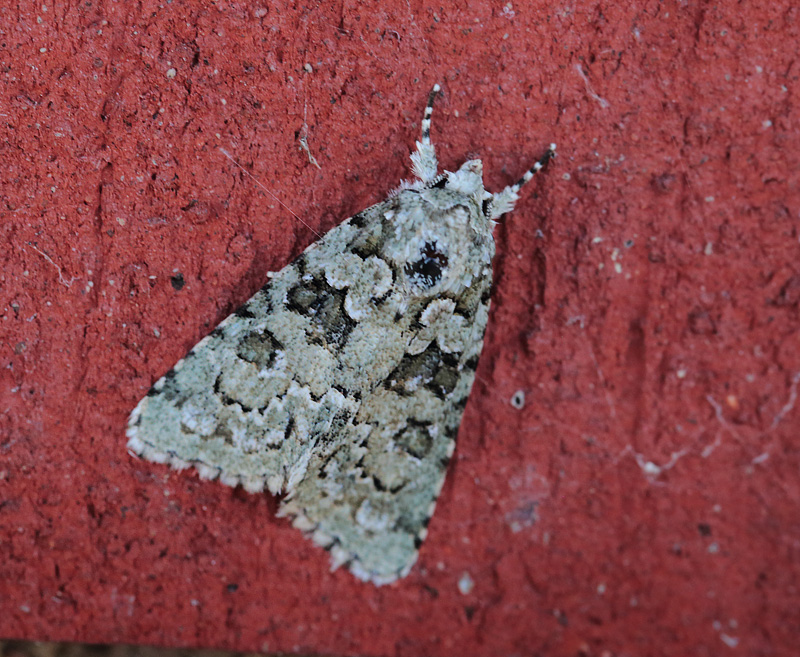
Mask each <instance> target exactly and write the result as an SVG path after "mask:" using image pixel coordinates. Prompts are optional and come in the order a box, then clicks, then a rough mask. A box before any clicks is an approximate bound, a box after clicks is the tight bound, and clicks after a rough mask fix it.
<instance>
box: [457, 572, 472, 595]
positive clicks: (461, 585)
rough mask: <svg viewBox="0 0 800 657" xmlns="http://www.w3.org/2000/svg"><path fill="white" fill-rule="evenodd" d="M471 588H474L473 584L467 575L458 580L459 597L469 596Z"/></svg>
mask: <svg viewBox="0 0 800 657" xmlns="http://www.w3.org/2000/svg"><path fill="white" fill-rule="evenodd" d="M473 588H475V582H473V581H472V578H471V577H470V576H469V573H464V574H463V575H462V576H461V579H459V580H458V590H459V591H460V592H461V595H469V594H470V592H471V591H472V589H473Z"/></svg>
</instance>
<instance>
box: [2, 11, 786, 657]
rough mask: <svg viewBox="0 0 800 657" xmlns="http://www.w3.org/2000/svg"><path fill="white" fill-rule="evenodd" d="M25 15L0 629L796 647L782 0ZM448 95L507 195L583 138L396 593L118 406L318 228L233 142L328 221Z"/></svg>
mask: <svg viewBox="0 0 800 657" xmlns="http://www.w3.org/2000/svg"><path fill="white" fill-rule="evenodd" d="M8 4H9V3H6V5H4V6H3V7H2V8H0V84H1V85H2V87H1V88H0V130H1V131H2V143H0V183H2V185H1V186H0V201H1V202H0V235H1V236H2V245H3V248H2V249H0V262H1V263H2V264H1V265H0V636H3V637H9V638H11V637H15V638H23V637H25V638H29V639H51V640H79V641H92V642H141V643H153V644H161V645H169V646H213V647H222V648H230V649H241V650H275V651H286V652H319V653H323V654H339V655H398V656H406V655H408V656H418V655H419V656H421V655H432V656H437V657H438V656H455V655H463V654H469V655H475V656H490V655H491V656H493V655H533V654H546V655H556V656H558V655H686V654H692V655H725V654H739V655H792V654H796V652H795V650H796V643H797V638H798V635H799V634H800V614H799V613H798V571H799V570H800V566H798V547H797V546H798V544H800V523H799V518H800V515H799V511H800V509H798V500H799V498H800V481H799V477H798V472H800V470H799V468H800V438H799V437H798V428H799V425H800V409H798V407H797V405H796V401H797V396H798V386H800V336H798V328H799V327H800V321H799V320H800V258H799V257H798V255H799V254H798V249H799V248H800V241H799V240H800V229H799V227H800V224H799V223H798V222H800V192H799V191H798V182H799V181H798V171H800V161H799V160H800V155H799V153H800V143H799V142H800V138H798V135H799V134H800V121H798V114H799V112H798V92H799V91H800V88H799V87H798V79H797V78H798V74H800V70H799V69H798V61H797V43H798V37H799V35H798V21H800V13H798V10H797V8H796V7H793V6H792V3H790V2H786V1H777V2H773V3H769V4H768V6H766V8H764V7H759V4H762V5H763V4H764V3H717V4H713V3H675V2H664V3H659V2H638V3H604V2H602V1H600V2H593V3H578V4H576V3H564V2H555V3H553V2H547V3H546V2H535V3H522V2H514V3H513V4H512V3H508V4H506V5H505V6H504V5H502V4H501V3H499V2H497V3H487V2H483V3H470V5H469V7H468V6H467V5H466V4H465V3H462V2H450V1H449V0H443V1H442V2H439V3H436V4H434V5H430V4H429V3H420V2H395V1H393V0H392V1H387V2H380V3H378V2H346V3H334V4H332V5H329V4H324V5H323V6H322V7H320V8H314V9H312V8H310V7H300V8H297V7H295V5H294V3H283V4H276V3H267V2H263V3H261V4H258V3H254V2H226V1H222V2H217V3H214V4H211V3H202V4H205V5H206V6H205V8H199V5H200V4H201V3H189V2H178V1H174V2H172V3H170V2H151V1H150V0H143V1H142V2H137V3H126V2H107V1H104V0H95V1H94V2H80V3H70V4H66V3H63V2H57V3H56V4H52V3H51V2H50V1H49V0H43V1H42V2H37V3H18V4H16V5H13V4H12V6H11V7H9V6H8ZM623 5H628V6H623ZM306 64H308V65H309V66H308V67H306V66H305V65H306ZM436 81H438V82H441V83H442V86H443V89H444V96H443V98H441V99H440V100H439V102H438V105H437V107H436V111H435V115H434V126H433V138H434V140H435V142H436V144H437V146H438V149H439V151H438V152H439V156H440V161H441V163H442V165H443V166H444V167H445V168H448V169H453V168H455V167H457V166H458V165H459V164H460V163H461V162H462V161H463V160H464V159H466V158H467V157H471V156H474V155H479V156H480V157H482V158H483V161H484V169H485V172H486V174H485V178H486V184H487V186H488V187H489V188H490V189H492V190H499V189H501V188H502V187H503V186H504V185H506V184H508V183H509V182H511V181H513V180H515V179H516V177H517V176H518V175H519V174H520V173H521V172H522V171H523V170H524V169H525V168H526V167H527V166H528V165H530V163H531V162H532V161H533V160H534V158H536V157H538V156H539V155H541V153H542V152H543V150H544V149H545V148H546V145H547V144H548V143H549V142H551V141H555V142H557V143H558V145H559V158H558V160H556V162H555V163H554V164H553V165H552V166H551V167H549V168H548V170H547V171H546V173H544V174H543V175H542V176H541V177H540V178H538V179H537V180H536V181H535V182H534V183H532V184H531V185H530V186H529V187H528V188H526V190H525V192H524V194H523V199H522V201H521V202H520V203H519V204H518V209H517V211H516V212H515V213H514V214H512V215H510V216H509V217H508V218H506V220H505V221H504V223H503V224H502V225H501V226H499V227H498V229H497V231H496V238H497V243H498V255H497V258H496V261H495V275H496V285H495V290H494V305H493V310H492V316H491V319H490V326H489V330H488V334H487V343H486V348H485V350H484V355H483V359H482V361H481V365H480V367H479V370H478V381H477V383H476V386H475V389H474V391H473V395H472V397H471V399H470V402H469V405H468V407H467V410H466V413H465V416H464V422H463V424H462V427H461V431H460V435H459V446H458V449H457V452H456V458H455V459H454V461H453V463H452V464H451V469H450V473H449V476H448V479H447V482H446V484H445V488H444V491H443V495H442V498H441V499H440V502H439V506H438V509H437V512H436V515H435V516H434V519H433V521H432V523H431V525H430V535H429V538H428V540H427V541H426V543H425V545H424V547H423V549H422V553H421V558H420V561H419V563H418V565H417V566H416V567H415V568H414V570H413V571H412V573H411V574H410V575H409V577H407V578H406V579H404V580H402V581H400V582H398V583H396V584H394V585H391V586H387V587H383V588H380V589H376V588H374V587H372V586H371V585H365V584H362V583H360V582H358V581H356V580H355V579H354V578H353V577H352V576H351V575H350V574H349V573H347V572H346V571H344V570H341V571H337V572H335V573H333V574H331V573H329V572H328V556H327V555H326V554H325V553H324V552H322V551H321V550H319V549H317V548H315V547H313V546H312V545H311V544H310V543H309V542H308V541H306V540H305V539H304V538H303V537H302V535H301V534H300V533H299V532H297V531H296V530H294V529H292V528H291V527H290V526H289V525H288V523H287V522H286V521H283V520H279V519H277V518H275V516H274V511H275V508H276V503H275V500H274V499H272V498H270V497H269V496H253V495H248V494H246V493H244V492H243V491H240V490H237V491H234V490H231V489H229V488H226V487H224V486H222V485H220V484H218V483H208V482H202V481H199V480H198V479H197V477H196V476H195V475H194V474H191V473H174V472H171V471H169V470H168V469H167V468H165V467H164V466H157V465H152V464H148V463H145V462H141V461H136V460H133V459H132V458H131V457H129V456H128V454H127V453H126V451H125V442H126V440H125V437H124V426H125V421H126V417H127V414H128V413H129V412H130V410H131V409H132V408H133V406H134V405H135V404H136V402H137V401H138V399H139V398H140V397H141V396H142V395H143V394H144V393H145V392H146V390H147V388H148V387H149V386H150V384H151V383H152V382H153V381H154V380H155V379H156V378H158V377H159V376H160V375H161V374H163V373H164V372H165V371H166V370H167V369H169V368H170V367H171V366H172V365H173V364H174V362H175V361H176V360H177V359H178V358H180V357H181V356H182V355H183V354H184V352H185V351H186V350H187V349H188V348H189V347H191V346H192V345H193V344H194V343H195V342H196V341H197V340H198V339H200V338H201V337H202V336H203V335H205V334H206V333H208V332H209V331H210V330H211V328H212V327H213V326H214V325H215V324H216V323H217V322H219V321H220V320H221V319H222V318H223V317H225V316H226V315H227V314H228V313H229V312H230V311H231V310H233V309H234V308H236V307H237V306H238V305H239V304H240V303H242V302H243V301H245V300H246V299H247V298H248V297H249V296H250V295H251V294H252V293H253V292H254V291H255V290H256V289H258V288H259V287H260V286H261V285H262V284H263V283H264V282H265V281H266V275H267V272H268V271H270V270H276V269H278V268H280V267H282V266H283V265H285V264H286V263H288V262H289V261H290V260H291V259H292V258H293V256H295V255H297V254H298V253H299V252H300V251H301V250H302V249H303V248H304V247H305V246H306V245H308V244H309V243H310V242H311V241H312V240H313V239H314V234H313V232H312V231H311V230H309V228H307V227H305V226H304V225H302V224H301V223H299V222H298V221H297V220H295V219H294V218H293V217H292V216H291V214H289V213H287V212H286V211H284V210H283V209H281V208H280V206H279V205H278V204H277V203H276V202H275V201H274V200H273V199H272V198H271V197H270V196H269V195H267V194H265V193H264V192H263V191H262V190H261V189H260V188H259V187H258V186H257V185H256V184H255V183H254V182H253V181H252V180H250V179H249V178H247V177H245V176H243V174H242V173H241V172H240V171H239V170H238V169H236V168H235V167H234V166H233V165H232V164H231V162H230V161H228V160H227V159H226V158H225V157H224V156H223V155H222V154H221V153H220V151H219V148H220V147H223V148H225V149H226V150H228V151H229V152H230V153H231V154H232V155H233V156H235V157H236V158H237V160H238V161H240V162H241V163H242V164H243V165H244V166H246V167H247V168H248V169H249V170H251V171H252V172H253V174H254V175H255V176H256V177H257V178H258V179H259V180H260V181H261V182H262V183H263V184H264V185H265V186H266V187H267V188H268V189H269V190H270V191H271V192H273V193H274V194H275V195H276V196H278V197H279V198H280V199H281V200H282V201H283V202H284V203H286V205H288V206H290V207H291V208H292V210H293V211H294V212H295V213H296V214H297V215H299V216H300V217H302V218H303V220H304V221H305V222H306V223H307V224H308V225H309V226H311V227H313V229H314V230H316V231H318V232H324V231H325V230H327V229H329V228H331V227H333V226H335V225H337V223H338V222H340V221H341V220H342V219H344V218H345V217H347V216H349V215H351V214H353V213H354V212H356V211H358V210H360V209H362V208H364V207H366V206H368V205H370V204H372V203H374V202H376V201H378V200H381V199H382V198H383V197H384V196H385V195H386V194H387V193H388V192H389V191H390V190H391V189H393V188H394V187H395V186H396V185H397V184H398V182H399V181H400V179H402V178H404V177H407V176H408V175H409V159H408V155H409V153H410V151H411V148H412V147H413V142H414V140H415V139H416V138H417V136H418V129H419V121H420V118H421V112H422V109H423V107H424V103H425V99H426V95H427V93H428V91H429V89H430V87H431V86H432V84H433V83H434V82H436ZM301 137H306V138H307V144H308V148H309V150H310V152H311V154H312V155H313V156H314V158H316V160H317V161H318V163H319V165H320V168H316V167H315V166H313V165H312V164H310V162H309V157H308V156H307V154H306V153H305V152H304V151H303V150H301V144H300V138H301ZM517 391H523V392H524V395H525V403H524V407H523V408H521V409H518V408H515V407H514V406H512V405H511V403H510V400H511V398H512V396H513V395H514V394H515V393H516V392H517ZM459 583H461V586H460V587H459Z"/></svg>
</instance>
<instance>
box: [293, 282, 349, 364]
mask: <svg viewBox="0 0 800 657" xmlns="http://www.w3.org/2000/svg"><path fill="white" fill-rule="evenodd" d="M346 296H347V292H346V291H345V290H337V289H336V288H334V287H331V286H330V285H328V283H327V282H326V281H325V280H324V279H323V278H319V277H316V278H313V279H312V280H310V281H301V282H300V283H298V284H297V285H295V286H294V287H293V288H292V289H291V290H289V292H288V293H287V295H286V304H287V306H288V307H289V308H290V309H291V310H293V311H295V312H297V313H299V314H301V315H303V316H305V317H308V318H309V319H311V324H312V329H311V330H310V332H309V333H308V340H309V342H311V343H312V344H319V345H323V346H328V347H334V348H336V349H341V348H342V347H343V346H344V344H345V343H346V342H347V338H348V337H349V336H350V333H351V332H352V330H353V328H355V325H356V323H355V322H354V321H353V320H352V319H351V318H350V316H349V315H348V314H347V313H346V312H345V309H344V300H345V297H346Z"/></svg>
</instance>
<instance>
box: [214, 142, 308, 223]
mask: <svg viewBox="0 0 800 657" xmlns="http://www.w3.org/2000/svg"><path fill="white" fill-rule="evenodd" d="M219 150H220V151H221V152H222V154H223V155H224V156H225V157H227V158H228V159H229V160H230V161H231V162H233V163H234V164H235V165H236V166H237V167H239V168H240V169H241V170H242V171H244V172H245V173H246V174H247V175H248V176H250V178H252V180H253V182H255V184H256V185H258V186H259V187H260V188H261V189H263V190H264V191H265V192H266V193H267V194H269V195H270V196H271V197H272V198H273V199H275V200H276V201H277V202H278V203H280V204H281V206H282V207H283V208H284V209H285V210H286V211H287V212H288V213H289V214H291V215H292V216H293V217H294V218H295V219H297V221H299V222H300V223H301V224H303V225H304V226H305V227H306V228H308V230H310V231H311V232H312V233H314V235H316V236H317V237H322V235H320V234H319V233H318V232H317V231H315V230H314V229H313V228H312V227H311V226H309V225H308V224H307V223H306V222H305V221H303V220H302V219H301V218H300V217H298V216H297V215H296V214H295V213H294V211H293V210H292V208H290V207H289V206H288V205H286V203H284V202H283V201H281V200H280V199H279V198H278V197H277V196H275V194H273V193H272V192H271V191H269V190H268V189H267V187H266V185H264V184H263V183H262V182H261V181H260V180H259V179H258V178H256V177H255V176H254V175H253V174H252V173H250V172H249V171H248V170H247V169H245V168H244V167H243V166H242V165H241V164H239V163H238V162H237V161H236V160H234V159H233V157H232V156H231V154H230V153H228V151H226V150H225V149H224V148H222V147H221V146H220V147H219Z"/></svg>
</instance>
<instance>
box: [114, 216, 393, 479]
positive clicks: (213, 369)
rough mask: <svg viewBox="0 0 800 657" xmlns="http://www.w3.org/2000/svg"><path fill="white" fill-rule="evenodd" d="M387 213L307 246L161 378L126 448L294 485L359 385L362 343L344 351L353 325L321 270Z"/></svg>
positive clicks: (206, 471)
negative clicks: (342, 346) (319, 440)
mask: <svg viewBox="0 0 800 657" xmlns="http://www.w3.org/2000/svg"><path fill="white" fill-rule="evenodd" d="M383 205H384V204H378V205H376V206H373V207H372V208H369V209H368V210H365V211H364V212H362V213H360V214H358V215H356V216H354V217H352V218H350V219H348V220H347V221H345V222H344V223H342V224H341V225H340V226H338V227H336V228H334V229H333V230H331V231H330V232H328V233H327V234H326V235H325V236H324V237H323V238H321V239H320V240H318V241H317V242H315V243H313V244H312V245H311V246H310V247H309V248H308V249H306V251H305V252H304V253H303V254H302V255H301V256H300V257H298V258H297V259H296V260H295V261H294V262H292V263H290V264H289V265H287V266H286V267H284V268H283V269H282V270H281V271H279V272H277V273H276V274H274V275H273V276H272V278H271V280H270V281H269V282H268V283H267V284H266V285H265V286H264V287H263V288H262V289H261V290H259V291H258V292H257V293H256V294H255V295H254V296H253V297H252V298H251V299H250V300H249V301H248V302H247V303H246V304H245V305H244V306H242V307H241V308H240V309H239V310H238V311H237V312H236V313H234V314H232V315H230V316H229V317H227V318H226V319H225V320H224V321H223V322H222V323H221V324H220V325H219V326H218V327H217V328H216V329H214V331H213V332H212V333H211V334H210V335H208V336H207V337H205V338H204V339H203V340H201V341H200V342H199V343H198V344H197V345H196V346H195V347H194V348H193V349H192V350H191V351H189V353H188V354H187V355H186V356H185V357H184V358H183V359H182V360H180V361H179V362H178V363H177V364H176V365H175V367H174V368H173V369H172V370H171V371H170V372H168V373H167V374H166V375H165V376H163V377H162V378H161V379H159V380H158V381H157V382H156V383H155V384H154V385H153V387H152V388H151V389H150V391H149V392H148V394H147V396H146V397H145V398H144V399H142V400H141V402H140V403H139V404H138V406H137V407H136V408H135V409H134V410H133V412H132V413H131V416H130V420H129V424H128V429H127V436H128V449H129V450H130V451H131V452H132V453H134V454H136V455H138V456H141V457H143V458H145V459H147V460H150V461H153V462H156V463H169V464H171V465H172V466H173V467H175V468H176V469H184V468H187V467H190V466H194V467H195V468H196V469H197V470H198V472H199V474H200V476H201V477H203V478H207V479H215V478H219V479H220V480H221V481H222V482H223V483H226V484H228V485H231V486H235V485H237V484H242V485H243V486H244V487H245V488H246V489H247V490H249V491H251V492H255V491H259V490H262V489H263V488H264V487H265V486H266V487H267V488H269V490H270V491H271V492H273V493H278V492H280V491H281V490H286V489H290V488H291V486H292V485H293V484H294V483H296V482H297V481H298V480H300V479H301V478H302V477H303V476H304V473H305V471H306V468H307V466H308V462H309V459H310V457H311V451H312V450H313V448H314V445H315V444H316V441H317V440H318V438H319V436H321V435H327V434H328V433H329V432H330V431H331V428H332V427H336V426H339V425H341V424H342V423H343V422H346V421H347V420H348V419H350V418H353V417H354V416H355V414H356V412H357V411H358V408H359V399H360V398H361V393H362V390H361V385H362V384H363V382H364V381H363V380H360V379H359V377H358V372H357V369H358V353H357V352H358V350H359V349H360V347H363V346H364V344H363V340H362V344H361V345H358V344H354V345H352V347H353V348H352V349H351V350H350V351H347V350H341V349H340V345H341V344H343V343H344V341H345V340H347V339H348V338H349V336H350V333H352V331H353V328H354V325H355V322H354V321H353V320H352V319H351V318H350V317H349V316H348V315H347V312H346V311H345V308H344V305H345V302H346V301H347V294H346V292H345V291H343V290H342V289H337V288H335V287H333V286H332V285H330V284H329V283H328V282H327V280H326V276H325V271H324V265H325V263H327V266H328V267H334V266H335V265H336V263H340V264H341V260H342V258H343V257H345V256H346V255H347V254H350V253H351V252H352V249H353V248H354V244H356V243H357V245H361V248H363V249H366V250H367V251H368V250H369V249H370V248H372V247H371V246H370V245H371V240H372V237H371V236H372V235H373V233H374V232H375V231H377V232H378V233H380V231H382V230H383V219H384V213H385V208H383ZM365 255H366V254H365ZM351 273H352V272H351ZM356 273H357V272H356ZM378 291H381V290H378ZM367 293H368V291H367ZM381 293H383V292H382V291H381ZM353 352H356V353H355V354H354V353H353ZM343 361H344V365H345V367H344V369H343ZM348 363H349V364H348ZM366 379H369V377H366Z"/></svg>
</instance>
